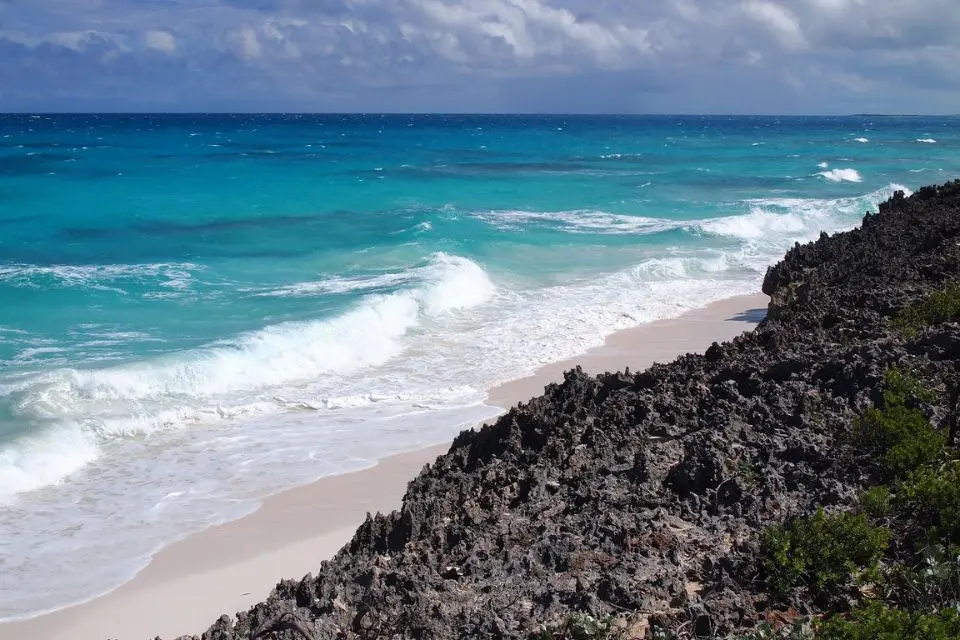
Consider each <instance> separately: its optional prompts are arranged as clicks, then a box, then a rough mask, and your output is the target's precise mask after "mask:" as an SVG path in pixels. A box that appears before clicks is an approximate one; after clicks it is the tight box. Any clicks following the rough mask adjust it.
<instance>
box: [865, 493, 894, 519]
mask: <svg viewBox="0 0 960 640" xmlns="http://www.w3.org/2000/svg"><path fill="white" fill-rule="evenodd" d="M860 506H861V508H862V509H863V512H864V513H866V514H867V515H868V516H870V517H871V518H886V517H887V516H888V515H890V487H888V486H886V485H880V486H877V487H872V488H871V489H868V490H867V491H865V492H864V493H863V495H862V496H860Z"/></svg>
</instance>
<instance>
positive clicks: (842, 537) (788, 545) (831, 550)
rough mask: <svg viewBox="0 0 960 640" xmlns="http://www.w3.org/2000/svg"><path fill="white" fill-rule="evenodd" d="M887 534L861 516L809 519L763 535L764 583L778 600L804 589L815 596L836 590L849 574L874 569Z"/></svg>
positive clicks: (833, 515)
mask: <svg viewBox="0 0 960 640" xmlns="http://www.w3.org/2000/svg"><path fill="white" fill-rule="evenodd" d="M888 539H889V531H888V530H887V529H885V528H883V527H875V526H873V525H871V524H870V523H869V521H868V520H867V517H866V515H864V514H859V515H855V514H851V513H838V514H831V515H827V514H825V513H824V511H823V509H819V510H818V511H817V512H816V513H815V514H814V515H812V516H809V517H805V518H797V519H796V520H794V521H793V522H792V523H790V524H789V525H786V526H780V525H778V526H773V527H770V528H768V529H767V530H766V531H765V532H764V534H763V549H764V556H765V558H766V561H765V567H764V568H765V570H766V571H765V572H766V575H767V584H768V586H769V587H770V590H771V592H772V593H773V594H774V595H775V596H777V597H780V598H782V597H785V596H787V595H788V594H789V593H790V592H791V591H792V590H793V589H794V588H796V587H798V586H801V585H805V586H807V587H809V588H810V589H811V590H813V591H815V592H824V591H835V590H836V589H837V588H838V587H841V586H842V585H845V584H846V583H848V582H849V581H850V576H851V575H852V574H855V573H858V572H862V571H863V570H864V569H873V568H875V567H876V565H877V561H878V560H879V558H880V556H881V554H882V553H883V550H884V549H885V548H886V545H887V540H888Z"/></svg>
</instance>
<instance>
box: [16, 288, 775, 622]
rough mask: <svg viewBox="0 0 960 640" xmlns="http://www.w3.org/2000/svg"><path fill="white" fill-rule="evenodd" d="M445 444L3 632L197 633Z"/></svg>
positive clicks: (304, 569) (683, 325)
mask: <svg viewBox="0 0 960 640" xmlns="http://www.w3.org/2000/svg"><path fill="white" fill-rule="evenodd" d="M766 306H767V298H766V296H762V295H755V296H740V297H736V298H729V299H727V300H722V301H720V302H717V303H715V304H712V305H710V306H709V307H706V308H704V309H700V310H697V311H693V312H691V313H688V314H686V315H684V316H682V317H680V318H677V319H674V320H664V321H658V322H654V323H651V324H648V325H644V326H642V327H638V328H636V329H629V330H627V331H622V332H619V333H617V334H614V335H613V336H611V337H610V338H609V339H608V340H607V343H606V344H605V345H604V346H602V347H599V348H597V349H593V350H591V351H589V352H587V353H586V354H584V355H582V356H580V357H577V358H573V359H571V360H568V361H564V362H558V363H554V364H550V365H547V366H545V367H543V368H541V369H540V370H538V371H537V372H536V373H535V374H533V375H531V376H529V377H526V378H523V379H521V380H517V381H514V382H510V383H508V384H505V385H501V386H499V387H496V388H494V389H492V390H491V391H490V402H491V403H492V404H495V405H497V406H500V407H504V408H506V407H509V406H512V405H513V404H516V403H517V402H519V401H524V400H527V399H529V398H531V397H533V396H536V395H539V394H541V393H542V392H543V387H544V386H545V385H546V384H549V383H550V382H555V381H559V380H562V374H563V372H564V371H566V370H568V369H570V368H572V367H574V366H576V365H580V366H582V367H583V368H584V369H585V370H586V371H587V372H589V373H601V372H604V371H618V370H622V369H623V368H624V367H630V369H631V370H633V371H641V370H643V369H645V368H646V367H648V366H649V365H650V364H652V363H653V362H669V361H671V360H673V359H674V358H676V357H677V356H678V355H681V354H683V353H687V352H691V351H692V352H702V351H703V350H704V349H706V348H707V347H708V346H710V344H711V343H712V342H714V341H717V342H722V341H724V340H729V339H730V338H732V337H734V336H736V335H739V334H740V333H742V332H743V331H747V330H749V329H751V328H753V327H754V326H755V325H756V323H757V322H758V321H759V320H760V319H761V318H762V317H763V314H764V312H765V310H766ZM448 447H449V445H443V446H437V447H431V448H428V449H423V450H420V451H414V452H411V453H405V454H401V455H398V456H393V457H391V458H388V459H386V460H383V461H381V462H380V463H379V464H378V465H377V466H376V467H374V468H372V469H368V470H365V471H359V472H356V473H350V474H345V475H341V476H335V477H331V478H325V479H322V480H319V481H317V482H315V483H313V484H310V485H307V486H305V487H300V488H297V489H292V490H290V491H286V492H283V493H281V494H278V495H276V496H273V497H271V498H268V499H267V500H266V501H265V502H264V504H263V506H262V507H261V508H260V509H259V510H258V511H256V512H255V513H253V514H251V515H250V516H247V517H245V518H242V519H240V520H237V521H234V522H231V523H228V524H225V525H221V526H218V527H213V528H211V529H207V530H206V531H203V532H201V533H198V534H196V535H194V536H190V537H188V538H187V539H185V540H183V541H182V542H178V543H176V544H173V545H171V546H169V547H167V548H166V549H164V550H162V551H161V552H160V553H158V554H157V555H156V556H154V558H153V560H152V561H151V563H150V564H149V565H148V566H147V567H146V568H145V569H144V570H143V571H141V572H140V573H139V574H138V575H137V576H136V578H134V579H133V580H131V581H130V582H128V583H127V584H125V585H123V586H121V587H120V588H119V589H117V590H116V591H114V592H112V593H110V594H107V595H106V596H103V597H101V598H98V599H96V600H93V601H92V602H89V603H87V604H83V605H78V606H75V607H71V608H68V609H64V610H61V611H58V612H56V613H52V614H48V615H44V616H40V617H39V618H35V619H33V620H28V621H25V622H18V623H9V624H2V625H0V640H7V639H10V640H14V639H16V640H106V639H107V638H114V639H116V640H147V639H148V638H153V637H154V636H156V635H160V636H162V637H163V638H167V639H171V638H175V637H177V636H178V635H182V634H188V633H189V634H194V633H196V634H200V633H201V632H203V631H204V630H205V629H206V628H207V627H208V626H209V625H210V624H211V623H212V622H213V621H214V620H215V619H216V618H217V617H219V616H220V615H221V614H223V613H231V614H233V613H235V612H237V611H242V610H245V609H247V608H249V607H250V606H252V605H253V604H255V603H257V602H259V601H261V600H263V599H264V598H265V597H266V596H267V595H268V594H269V592H270V590H271V589H272V588H273V586H274V585H275V584H276V583H277V582H278V581H279V580H280V579H281V578H284V577H287V578H297V579H299V578H301V577H302V576H304V575H306V574H307V573H309V572H315V571H316V569H317V568H318V567H319V565H320V563H321V561H323V560H325V559H327V558H330V557H331V556H333V555H334V554H335V553H336V552H337V551H338V550H339V549H340V547H342V546H343V545H344V544H345V543H346V542H347V541H349V539H350V537H351V536H352V535H353V532H354V531H355V530H356V528H357V526H358V525H359V524H360V523H361V522H362V521H363V519H364V517H365V516H366V514H367V513H368V512H370V513H375V512H377V511H380V512H384V513H386V512H389V511H392V510H393V509H395V508H397V507H399V506H400V501H401V498H402V496H403V493H404V491H405V490H406V485H407V482H408V481H409V480H411V479H412V478H413V477H415V476H416V475H417V473H419V471H420V470H421V469H422V468H423V465H424V464H427V463H430V462H433V460H434V459H436V457H437V456H438V455H442V454H443V453H445V452H446V450H447V449H448Z"/></svg>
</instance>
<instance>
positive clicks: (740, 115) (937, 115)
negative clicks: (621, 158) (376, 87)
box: [0, 110, 960, 118]
mask: <svg viewBox="0 0 960 640" xmlns="http://www.w3.org/2000/svg"><path fill="white" fill-rule="evenodd" d="M55 115H56V116H62V115H77V116H80V115H91V116H92V115H118V116H147V115H151V116H213V115H220V116H241V115H243V116H265V115H273V116H541V117H586V116H592V117H619V118H624V117H626V118H643V117H674V118H676V117H684V118H690V117H697V118H704V117H712V118H723V117H728V118H955V117H958V116H960V113H869V112H861V113H833V114H830V113H733V112H717V113H709V112H705V113H681V112H677V113H669V112H649V113H617V112H580V113H577V112H569V113H562V112H534V111H517V112H494V111H477V112H469V111H435V112H431V111H296V110H294V111H112V110H111V111H0V117H2V116H55Z"/></svg>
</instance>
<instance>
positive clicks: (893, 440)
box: [857, 405, 947, 478]
mask: <svg viewBox="0 0 960 640" xmlns="http://www.w3.org/2000/svg"><path fill="white" fill-rule="evenodd" d="M857 435H858V439H859V441H860V444H861V446H863V447H865V448H866V449H868V450H869V451H871V452H872V453H873V454H874V455H875V456H876V457H877V460H878V462H879V463H880V465H881V467H882V468H883V470H884V472H885V473H886V474H887V476H888V477H890V478H896V477H899V476H902V475H904V474H905V473H908V472H909V471H912V470H913V469H916V468H918V467H920V466H923V465H927V464H931V463H933V462H936V461H937V460H938V459H940V457H941V456H942V455H943V449H944V446H945V445H946V443H947V439H946V436H945V435H944V434H943V433H941V432H940V431H937V430H936V429H934V428H933V427H932V426H931V425H930V423H929V422H928V421H927V419H926V418H925V417H924V415H923V412H921V411H920V410H919V409H910V408H907V407H905V406H903V405H894V406H892V407H884V408H883V409H875V408H874V409H869V410H867V412H866V413H865V414H864V416H863V417H862V418H861V419H860V420H859V421H858V423H857Z"/></svg>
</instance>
